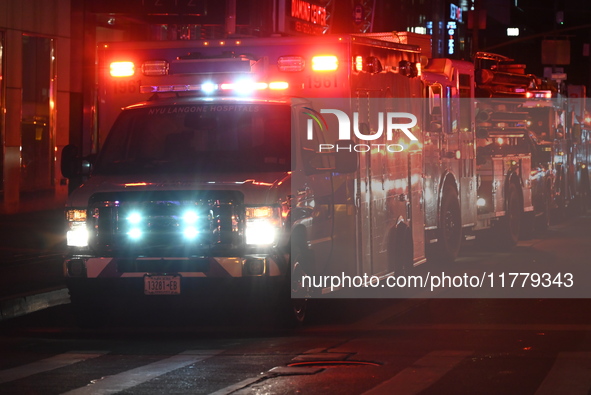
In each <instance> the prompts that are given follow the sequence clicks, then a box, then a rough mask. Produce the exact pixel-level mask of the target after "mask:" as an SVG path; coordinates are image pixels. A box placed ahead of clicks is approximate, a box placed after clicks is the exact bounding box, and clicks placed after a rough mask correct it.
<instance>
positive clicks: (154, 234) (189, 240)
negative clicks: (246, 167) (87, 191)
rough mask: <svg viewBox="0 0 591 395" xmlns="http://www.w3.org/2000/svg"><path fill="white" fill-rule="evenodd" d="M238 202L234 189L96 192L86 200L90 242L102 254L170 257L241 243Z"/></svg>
mask: <svg viewBox="0 0 591 395" xmlns="http://www.w3.org/2000/svg"><path fill="white" fill-rule="evenodd" d="M242 202H243V198H242V194H241V193H239V192H234V191H215V192H214V191H211V192H210V191H202V192H196V191H174V192H170V191H166V192H162V191H152V192H125V193H98V194H95V195H93V196H92V197H91V199H90V202H89V213H88V218H89V230H90V246H91V248H92V249H93V250H95V251H96V252H100V253H101V254H104V255H110V254H118V255H121V254H123V255H131V256H171V257H172V256H191V255H207V254H208V251H210V250H212V249H216V248H217V249H233V248H239V247H240V245H241V243H242V240H243V234H244V205H243V204H242Z"/></svg>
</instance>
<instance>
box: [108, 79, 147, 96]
mask: <svg viewBox="0 0 591 395" xmlns="http://www.w3.org/2000/svg"><path fill="white" fill-rule="evenodd" d="M140 85H141V81H140V80H115V81H113V93H114V94H116V95H121V94H135V93H138V92H139V91H140Z"/></svg>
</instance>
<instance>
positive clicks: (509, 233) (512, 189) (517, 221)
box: [497, 183, 523, 249]
mask: <svg viewBox="0 0 591 395" xmlns="http://www.w3.org/2000/svg"><path fill="white" fill-rule="evenodd" d="M522 217H523V208H522V204H521V196H520V195H519V191H518V190H517V186H516V185H515V184H514V183H511V184H510V185H509V188H508V191H507V207H506V211H505V216H504V217H503V218H502V219H501V221H500V226H499V227H498V229H497V240H498V241H499V243H500V247H503V248H505V249H510V248H513V247H515V245H516V244H517V242H518V241H519V232H520V230H521V219H522Z"/></svg>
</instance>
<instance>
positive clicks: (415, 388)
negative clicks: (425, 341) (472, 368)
mask: <svg viewBox="0 0 591 395" xmlns="http://www.w3.org/2000/svg"><path fill="white" fill-rule="evenodd" d="M472 353H473V352H472V351H447V350H440V351H433V352H430V353H429V354H427V355H425V356H424V357H423V358H421V359H419V360H417V361H416V362H415V363H413V364H412V366H410V367H408V368H406V369H404V370H402V371H401V372H400V373H398V374H397V375H396V376H394V377H392V378H390V379H388V380H386V381H384V382H382V383H381V384H379V385H378V386H376V387H374V388H372V389H370V390H369V391H367V392H364V394H363V395H382V394H384V395H390V394H396V395H414V394H418V393H419V392H421V391H423V390H425V389H427V388H428V387H430V386H431V385H432V384H433V383H435V382H436V381H437V380H439V379H441V378H442V377H443V376H444V375H445V374H447V373H448V372H449V371H450V370H452V369H453V368H454V367H455V366H456V365H458V364H459V363H460V362H462V361H463V360H464V359H465V358H466V357H468V356H470V355H472Z"/></svg>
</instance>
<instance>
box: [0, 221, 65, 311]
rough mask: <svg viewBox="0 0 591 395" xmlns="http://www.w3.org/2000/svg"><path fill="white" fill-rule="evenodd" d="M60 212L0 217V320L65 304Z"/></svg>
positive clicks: (63, 239) (62, 227)
mask: <svg viewBox="0 0 591 395" xmlns="http://www.w3.org/2000/svg"><path fill="white" fill-rule="evenodd" d="M63 229H64V221H63V209H57V210H46V211H34V212H26V213H19V214H12V215H0V319H2V320H3V319H7V318H11V317H15V316H18V315H23V314H27V313H30V312H33V311H36V310H40V309H42V308H46V307H50V306H54V305H57V304H62V303H68V302H69V297H68V293H67V290H66V289H65V282H64V278H63V274H62V254H63V252H64V248H65V238H64V232H63Z"/></svg>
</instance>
